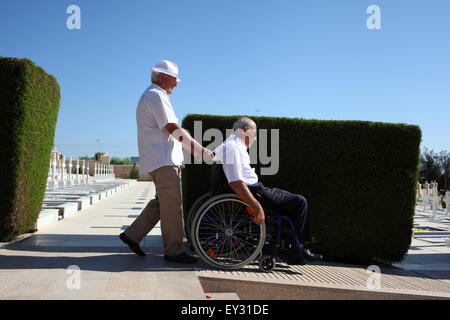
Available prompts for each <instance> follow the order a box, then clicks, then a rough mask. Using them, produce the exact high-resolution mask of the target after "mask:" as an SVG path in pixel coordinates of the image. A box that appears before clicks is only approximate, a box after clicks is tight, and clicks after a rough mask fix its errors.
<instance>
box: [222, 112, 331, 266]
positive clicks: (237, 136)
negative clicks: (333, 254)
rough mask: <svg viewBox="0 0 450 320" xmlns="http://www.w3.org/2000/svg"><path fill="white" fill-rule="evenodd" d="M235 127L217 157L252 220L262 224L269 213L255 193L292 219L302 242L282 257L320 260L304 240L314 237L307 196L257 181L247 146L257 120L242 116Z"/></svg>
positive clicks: (291, 261)
mask: <svg viewBox="0 0 450 320" xmlns="http://www.w3.org/2000/svg"><path fill="white" fill-rule="evenodd" d="M233 130H234V134H232V135H230V137H229V138H228V139H227V140H225V142H224V143H223V144H222V145H220V146H219V147H217V148H216V149H215V150H214V153H215V158H214V160H215V161H219V162H221V163H222V167H223V171H224V173H225V176H226V178H227V180H228V183H229V186H230V187H231V189H232V190H233V191H234V192H235V193H236V194H237V195H238V196H239V198H240V199H241V200H242V201H244V202H245V203H247V205H248V206H249V207H250V208H251V209H252V211H253V221H254V222H255V223H256V224H262V223H263V222H264V221H265V219H266V216H265V215H266V213H265V212H264V209H263V206H261V204H260V202H259V201H258V200H256V198H255V196H254V194H258V195H259V196H260V197H261V198H262V200H264V202H266V203H267V204H269V205H270V207H272V208H276V211H277V213H280V214H283V215H286V216H288V217H289V218H290V219H291V221H292V222H293V224H294V228H295V233H296V236H297V239H298V241H299V242H300V246H298V245H297V246H295V245H294V246H292V249H291V250H290V252H289V256H287V257H283V258H285V259H284V260H286V262H287V263H288V264H292V265H295V264H304V263H305V260H306V261H318V260H321V259H322V256H321V255H319V254H314V253H312V252H311V251H310V250H308V249H306V248H305V247H304V246H303V244H304V243H308V242H311V241H312V239H311V235H310V231H309V224H308V205H307V202H306V199H305V198H304V197H303V196H301V195H298V194H292V193H290V192H288V191H285V190H281V189H278V188H268V187H266V186H264V185H263V184H262V183H261V182H259V181H258V176H257V175H256V173H255V169H253V168H251V167H250V157H249V154H248V153H247V149H248V148H250V147H251V146H252V144H253V143H254V142H255V140H256V133H257V131H256V130H257V128H256V124H255V122H254V121H253V120H251V119H250V118H247V117H242V118H240V119H238V120H237V121H236V122H235V123H234V125H233ZM267 214H269V213H267Z"/></svg>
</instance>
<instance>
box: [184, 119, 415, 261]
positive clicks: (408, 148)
mask: <svg viewBox="0 0 450 320" xmlns="http://www.w3.org/2000/svg"><path fill="white" fill-rule="evenodd" d="M238 118H239V116H226V117H225V116H210V115H197V114H190V115H187V116H186V117H185V118H184V119H183V123H182V126H183V128H186V129H187V130H188V131H189V132H190V133H191V134H192V135H193V134H194V129H193V123H194V121H200V120H201V121H202V131H203V132H205V130H207V129H208V128H217V129H220V130H221V131H222V133H225V129H230V128H232V125H233V123H234V121H235V120H236V119H238ZM251 118H252V119H253V120H255V122H256V123H257V125H258V129H279V137H280V138H279V152H280V163H279V171H278V173H277V174H276V175H272V176H263V175H260V168H261V164H259V163H258V164H257V165H255V167H256V168H257V169H256V173H257V174H258V176H259V178H260V181H261V182H263V183H264V185H266V186H268V187H278V188H282V189H285V190H288V191H290V192H293V193H298V194H301V195H303V196H305V197H306V199H307V200H308V205H309V216H310V226H311V231H312V234H313V237H314V238H315V239H316V240H317V245H316V247H315V250H317V251H319V252H321V253H323V254H324V255H325V257H326V259H328V260H335V261H343V262H349V263H367V262H370V261H372V259H374V258H376V259H381V260H384V261H391V262H395V261H401V260H402V259H403V257H404V255H405V254H406V253H407V251H408V248H409V246H410V243H411V236H412V227H413V215H414V206H415V189H416V184H417V179H418V163H419V154H420V151H419V147H420V141H421V130H420V128H419V127H418V126H415V125H406V124H388V123H379V122H366V121H319V120H303V119H288V118H268V117H251ZM268 137H270V133H269V134H268ZM259 140H260V139H259ZM269 141H270V139H269ZM257 142H258V140H257ZM210 143H211V141H205V142H203V145H204V146H208V145H209V144H210ZM269 155H270V151H269ZM258 162H259V160H258ZM266 167H267V165H266ZM209 169H210V168H209V166H208V165H206V164H203V165H186V167H185V169H184V170H183V172H182V175H183V207H184V212H188V210H189V207H190V206H191V205H192V203H193V202H194V201H195V199H196V198H198V197H199V196H200V195H202V194H203V193H205V192H207V191H208V186H209V183H208V181H209V176H210V174H209V171H210V170H209Z"/></svg>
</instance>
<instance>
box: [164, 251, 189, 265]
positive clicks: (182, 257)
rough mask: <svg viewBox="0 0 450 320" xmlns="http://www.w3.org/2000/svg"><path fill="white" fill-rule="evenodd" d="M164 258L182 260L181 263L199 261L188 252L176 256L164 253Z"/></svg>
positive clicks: (174, 260) (175, 260)
mask: <svg viewBox="0 0 450 320" xmlns="http://www.w3.org/2000/svg"><path fill="white" fill-rule="evenodd" d="M164 259H166V260H168V261H173V262H180V263H195V262H197V258H196V257H193V256H189V255H187V254H186V253H184V252H182V253H180V254H177V255H174V256H166V255H164Z"/></svg>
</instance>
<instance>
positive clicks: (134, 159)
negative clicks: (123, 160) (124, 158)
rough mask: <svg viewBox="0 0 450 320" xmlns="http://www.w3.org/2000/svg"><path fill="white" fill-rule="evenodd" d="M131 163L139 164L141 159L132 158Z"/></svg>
mask: <svg viewBox="0 0 450 320" xmlns="http://www.w3.org/2000/svg"><path fill="white" fill-rule="evenodd" d="M130 159H131V162H133V163H136V164H139V157H130Z"/></svg>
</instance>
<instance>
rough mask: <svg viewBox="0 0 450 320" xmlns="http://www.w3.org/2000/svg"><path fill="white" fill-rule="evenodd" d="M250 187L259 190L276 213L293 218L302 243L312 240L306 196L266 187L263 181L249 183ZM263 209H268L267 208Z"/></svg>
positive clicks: (254, 190)
mask: <svg viewBox="0 0 450 320" xmlns="http://www.w3.org/2000/svg"><path fill="white" fill-rule="evenodd" d="M248 188H249V189H250V191H251V192H252V193H255V192H257V193H258V194H259V195H260V196H261V197H262V198H263V200H264V201H266V202H267V203H268V204H269V205H270V206H271V207H272V208H273V210H274V211H275V212H276V213H278V214H282V215H285V216H287V217H289V218H290V219H291V220H292V223H293V224H294V226H295V231H296V233H297V235H298V239H299V241H300V243H302V244H303V243H306V242H311V241H312V239H311V233H310V231H309V221H308V203H307V201H306V199H305V197H303V196H301V195H299V194H293V193H290V192H288V191H286V190H282V189H278V188H268V187H265V186H264V185H263V184H262V183H261V182H258V183H255V184H253V185H249V186H248ZM263 209H264V210H266V208H263ZM266 214H270V213H266Z"/></svg>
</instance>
